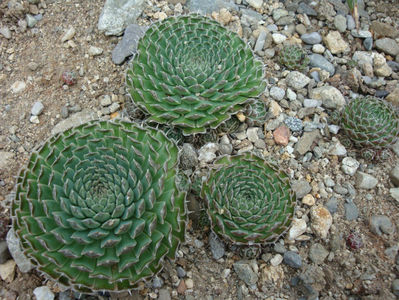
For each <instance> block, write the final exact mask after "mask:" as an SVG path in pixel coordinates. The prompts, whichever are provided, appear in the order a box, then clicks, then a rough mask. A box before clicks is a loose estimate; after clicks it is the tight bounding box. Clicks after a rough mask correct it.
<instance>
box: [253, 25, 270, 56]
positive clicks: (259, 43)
mask: <svg viewBox="0 0 399 300" xmlns="http://www.w3.org/2000/svg"><path fill="white" fill-rule="evenodd" d="M266 36H267V32H266V31H264V30H262V31H261V32H260V33H259V36H258V39H257V40H256V44H255V47H254V51H255V52H258V51H261V50H262V49H263V46H264V45H265V41H266Z"/></svg>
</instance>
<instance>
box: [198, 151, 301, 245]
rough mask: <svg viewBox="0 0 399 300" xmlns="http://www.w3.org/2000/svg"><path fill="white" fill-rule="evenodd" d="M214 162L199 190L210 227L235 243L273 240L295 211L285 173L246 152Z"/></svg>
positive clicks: (248, 243) (292, 195)
mask: <svg viewBox="0 0 399 300" xmlns="http://www.w3.org/2000/svg"><path fill="white" fill-rule="evenodd" d="M214 166H215V167H214V168H213V169H211V171H210V173H209V175H208V178H207V180H206V181H205V182H203V185H202V191H201V196H202V197H203V198H204V199H205V201H206V203H207V212H208V215H209V218H210V221H211V223H212V228H213V230H214V231H215V232H216V233H217V234H219V235H221V236H222V237H224V238H225V239H227V240H229V241H231V242H233V243H236V244H244V245H253V244H266V243H273V242H275V241H277V240H278V238H279V237H280V236H281V235H282V234H284V233H285V232H286V231H287V230H288V228H289V226H290V224H291V222H292V218H293V215H294V212H295V205H296V196H295V194H294V192H293V190H292V189H291V186H290V182H289V178H288V176H287V175H286V174H285V173H284V172H283V171H281V170H279V169H278V168H277V167H276V166H274V165H272V164H269V163H267V162H266V161H265V160H264V159H262V158H260V157H258V156H255V155H253V154H250V153H245V154H241V155H236V156H223V157H221V158H219V159H217V160H216V161H215V162H214Z"/></svg>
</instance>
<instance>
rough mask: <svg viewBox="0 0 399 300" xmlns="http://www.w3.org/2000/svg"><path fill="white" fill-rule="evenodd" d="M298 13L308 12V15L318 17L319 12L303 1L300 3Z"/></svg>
mask: <svg viewBox="0 0 399 300" xmlns="http://www.w3.org/2000/svg"><path fill="white" fill-rule="evenodd" d="M297 13H298V14H306V15H308V16H312V17H316V16H317V12H316V11H315V10H314V9H313V8H312V7H311V6H309V5H308V4H306V3H305V2H303V1H302V2H301V3H299V5H298V8H297Z"/></svg>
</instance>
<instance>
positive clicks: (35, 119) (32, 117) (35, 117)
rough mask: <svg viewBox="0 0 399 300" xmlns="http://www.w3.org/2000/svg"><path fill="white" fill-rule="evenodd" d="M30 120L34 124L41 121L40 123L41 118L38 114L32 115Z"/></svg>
mask: <svg viewBox="0 0 399 300" xmlns="http://www.w3.org/2000/svg"><path fill="white" fill-rule="evenodd" d="M29 122H31V123H32V124H39V123H40V120H39V117H38V116H31V117H30V118H29Z"/></svg>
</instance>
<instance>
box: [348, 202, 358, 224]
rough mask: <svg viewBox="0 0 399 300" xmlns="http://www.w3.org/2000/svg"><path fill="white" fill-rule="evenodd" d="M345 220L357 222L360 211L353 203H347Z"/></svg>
mask: <svg viewBox="0 0 399 300" xmlns="http://www.w3.org/2000/svg"><path fill="white" fill-rule="evenodd" d="M344 208H345V219H347V220H348V221H353V220H356V219H357V218H358V217H359V209H358V208H357V206H356V205H355V203H353V202H349V203H345V204H344Z"/></svg>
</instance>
